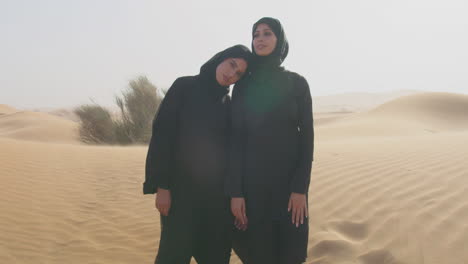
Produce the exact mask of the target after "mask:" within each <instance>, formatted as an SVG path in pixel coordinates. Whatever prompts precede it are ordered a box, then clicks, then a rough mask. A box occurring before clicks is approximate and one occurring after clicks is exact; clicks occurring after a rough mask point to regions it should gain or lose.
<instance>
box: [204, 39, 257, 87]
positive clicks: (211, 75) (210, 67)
mask: <svg viewBox="0 0 468 264" xmlns="http://www.w3.org/2000/svg"><path fill="white" fill-rule="evenodd" d="M228 58H239V59H244V60H245V61H246V62H247V67H248V66H249V65H250V63H251V61H252V53H251V52H250V50H249V48H247V47H246V46H244V45H235V46H232V47H230V48H227V49H225V50H223V51H221V52H218V53H216V55H214V56H213V57H212V58H211V59H209V60H208V61H207V62H205V64H203V65H202V66H201V68H200V79H201V81H202V82H203V84H204V85H207V86H209V87H211V88H214V89H215V90H216V91H215V93H216V94H217V93H220V95H225V94H227V93H228V92H229V87H223V86H221V85H220V84H219V83H218V81H217V80H216V68H217V67H218V65H219V64H221V63H222V62H223V61H224V60H226V59H228Z"/></svg>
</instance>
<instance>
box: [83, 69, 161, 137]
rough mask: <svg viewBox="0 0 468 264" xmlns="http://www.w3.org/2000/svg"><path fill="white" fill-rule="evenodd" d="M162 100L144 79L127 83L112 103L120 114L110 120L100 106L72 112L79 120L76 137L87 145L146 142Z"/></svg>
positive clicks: (151, 85) (139, 78)
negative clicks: (78, 129) (114, 102)
mask: <svg viewBox="0 0 468 264" xmlns="http://www.w3.org/2000/svg"><path fill="white" fill-rule="evenodd" d="M162 99H163V95H162V92H161V91H159V90H158V89H157V87H156V86H154V85H153V84H152V83H151V82H150V81H149V80H148V78H146V77H138V78H137V79H135V80H132V81H130V82H129V87H128V88H127V89H126V90H125V91H123V93H122V96H121V97H119V96H116V98H115V101H116V104H117V106H118V107H119V110H120V113H119V114H118V115H117V116H115V117H113V118H112V116H111V114H110V113H109V111H107V110H106V109H104V108H103V107H101V106H98V105H91V106H89V105H84V106H81V107H79V108H77V109H76V110H75V113H76V114H77V115H78V116H79V117H80V121H81V122H80V137H81V139H82V141H84V142H87V143H98V144H99V143H103V144H123V145H124V144H132V143H148V142H149V140H150V138H151V125H152V121H153V118H154V115H155V114H156V111H157V110H158V108H159V105H160V103H161V101H162Z"/></svg>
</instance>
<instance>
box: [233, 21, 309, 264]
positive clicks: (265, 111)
mask: <svg viewBox="0 0 468 264" xmlns="http://www.w3.org/2000/svg"><path fill="white" fill-rule="evenodd" d="M252 50H253V53H254V59H253V63H252V67H251V71H252V74H251V75H250V76H247V77H246V78H245V79H244V80H242V81H241V82H239V83H238V84H236V86H235V87H234V90H233V96H232V133H233V135H232V144H231V146H232V149H231V155H232V156H231V157H230V166H229V170H228V177H227V181H226V190H227V192H228V194H229V195H230V197H231V210H232V213H233V214H234V216H235V218H236V223H237V226H238V228H239V229H241V230H244V231H237V232H235V238H234V245H233V247H234V250H235V251H236V253H237V254H238V255H239V257H240V258H241V259H242V261H243V262H244V263H246V264H263V263H265V264H299V263H303V262H304V261H305V260H306V257H307V242H308V220H307V214H308V210H307V192H308V188H309V182H310V173H311V166H312V160H313V148H314V130H313V117H312V100H311V95H310V91H309V86H308V84H307V81H306V80H305V79H304V77H302V76H300V75H299V74H297V73H294V72H290V71H287V70H285V69H284V68H283V67H281V64H282V62H283V61H284V59H285V58H286V56H287V54H288V50H289V45H288V42H287V39H286V35H285V33H284V30H283V27H282V25H281V23H280V22H279V21H278V20H277V19H274V18H269V17H265V18H262V19H260V20H259V21H257V22H256V23H255V24H254V26H253V29H252Z"/></svg>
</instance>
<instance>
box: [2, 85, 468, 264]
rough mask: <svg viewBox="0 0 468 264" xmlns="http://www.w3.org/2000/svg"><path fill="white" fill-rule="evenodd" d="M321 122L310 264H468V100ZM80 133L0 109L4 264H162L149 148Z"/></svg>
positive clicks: (423, 97)
mask: <svg viewBox="0 0 468 264" xmlns="http://www.w3.org/2000/svg"><path fill="white" fill-rule="evenodd" d="M3 103H5V102H3ZM315 110H316V111H317V109H315ZM314 117H315V133H316V140H315V142H316V143H315V144H316V148H315V160H314V163H313V171H312V179H311V186H310V191H309V214H310V216H309V219H308V220H309V223H310V241H309V249H308V253H309V258H308V260H307V262H306V263H308V264H309V263H314V264H351V263H353V264H403V263H406V264H423V263H424V264H442V263H443V264H463V263H468V251H467V250H466V249H468V221H467V219H468V162H467V161H468V96H466V95H461V94H448V93H421V94H414V95H409V96H404V97H399V98H396V99H393V100H390V101H387V102H385V103H383V104H381V105H379V106H376V107H374V108H372V109H370V110H366V111H359V112H356V113H351V112H349V111H343V112H333V113H330V112H328V113H324V112H316V113H315V114H314ZM77 128H78V125H77V123H75V122H73V121H71V120H69V119H65V118H61V117H59V116H54V115H52V114H48V113H37V112H28V111H21V110H18V109H14V108H13V107H10V106H8V105H0V150H1V151H0V165H1V167H0V168H1V170H0V180H1V184H0V195H1V199H0V212H1V216H0V234H1V235H0V260H1V261H0V262H1V263H35V264H36V263H60V264H62V263H80V264H81V263H112V264H117V263H128V264H133V263H153V261H154V257H155V255H156V250H157V247H158V240H159V232H160V227H159V215H158V213H157V211H156V209H154V196H152V195H146V196H143V195H142V188H141V187H142V182H143V179H144V162H145V156H146V147H145V146H131V147H114V146H91V145H85V144H82V143H80V142H79V140H78V133H77ZM194 263H195V262H194ZM231 263H240V261H239V260H238V259H237V257H236V256H234V255H233V257H232V260H231Z"/></svg>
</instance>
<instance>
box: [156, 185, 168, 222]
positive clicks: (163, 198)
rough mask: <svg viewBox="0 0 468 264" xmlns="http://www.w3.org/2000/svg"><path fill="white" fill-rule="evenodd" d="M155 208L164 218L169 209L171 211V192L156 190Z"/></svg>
mask: <svg viewBox="0 0 468 264" xmlns="http://www.w3.org/2000/svg"><path fill="white" fill-rule="evenodd" d="M155 204H156V208H157V209H158V210H159V213H161V214H162V215H164V216H168V215H169V209H171V191H169V190H166V189H162V188H158V193H157V194H156V201H155Z"/></svg>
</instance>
